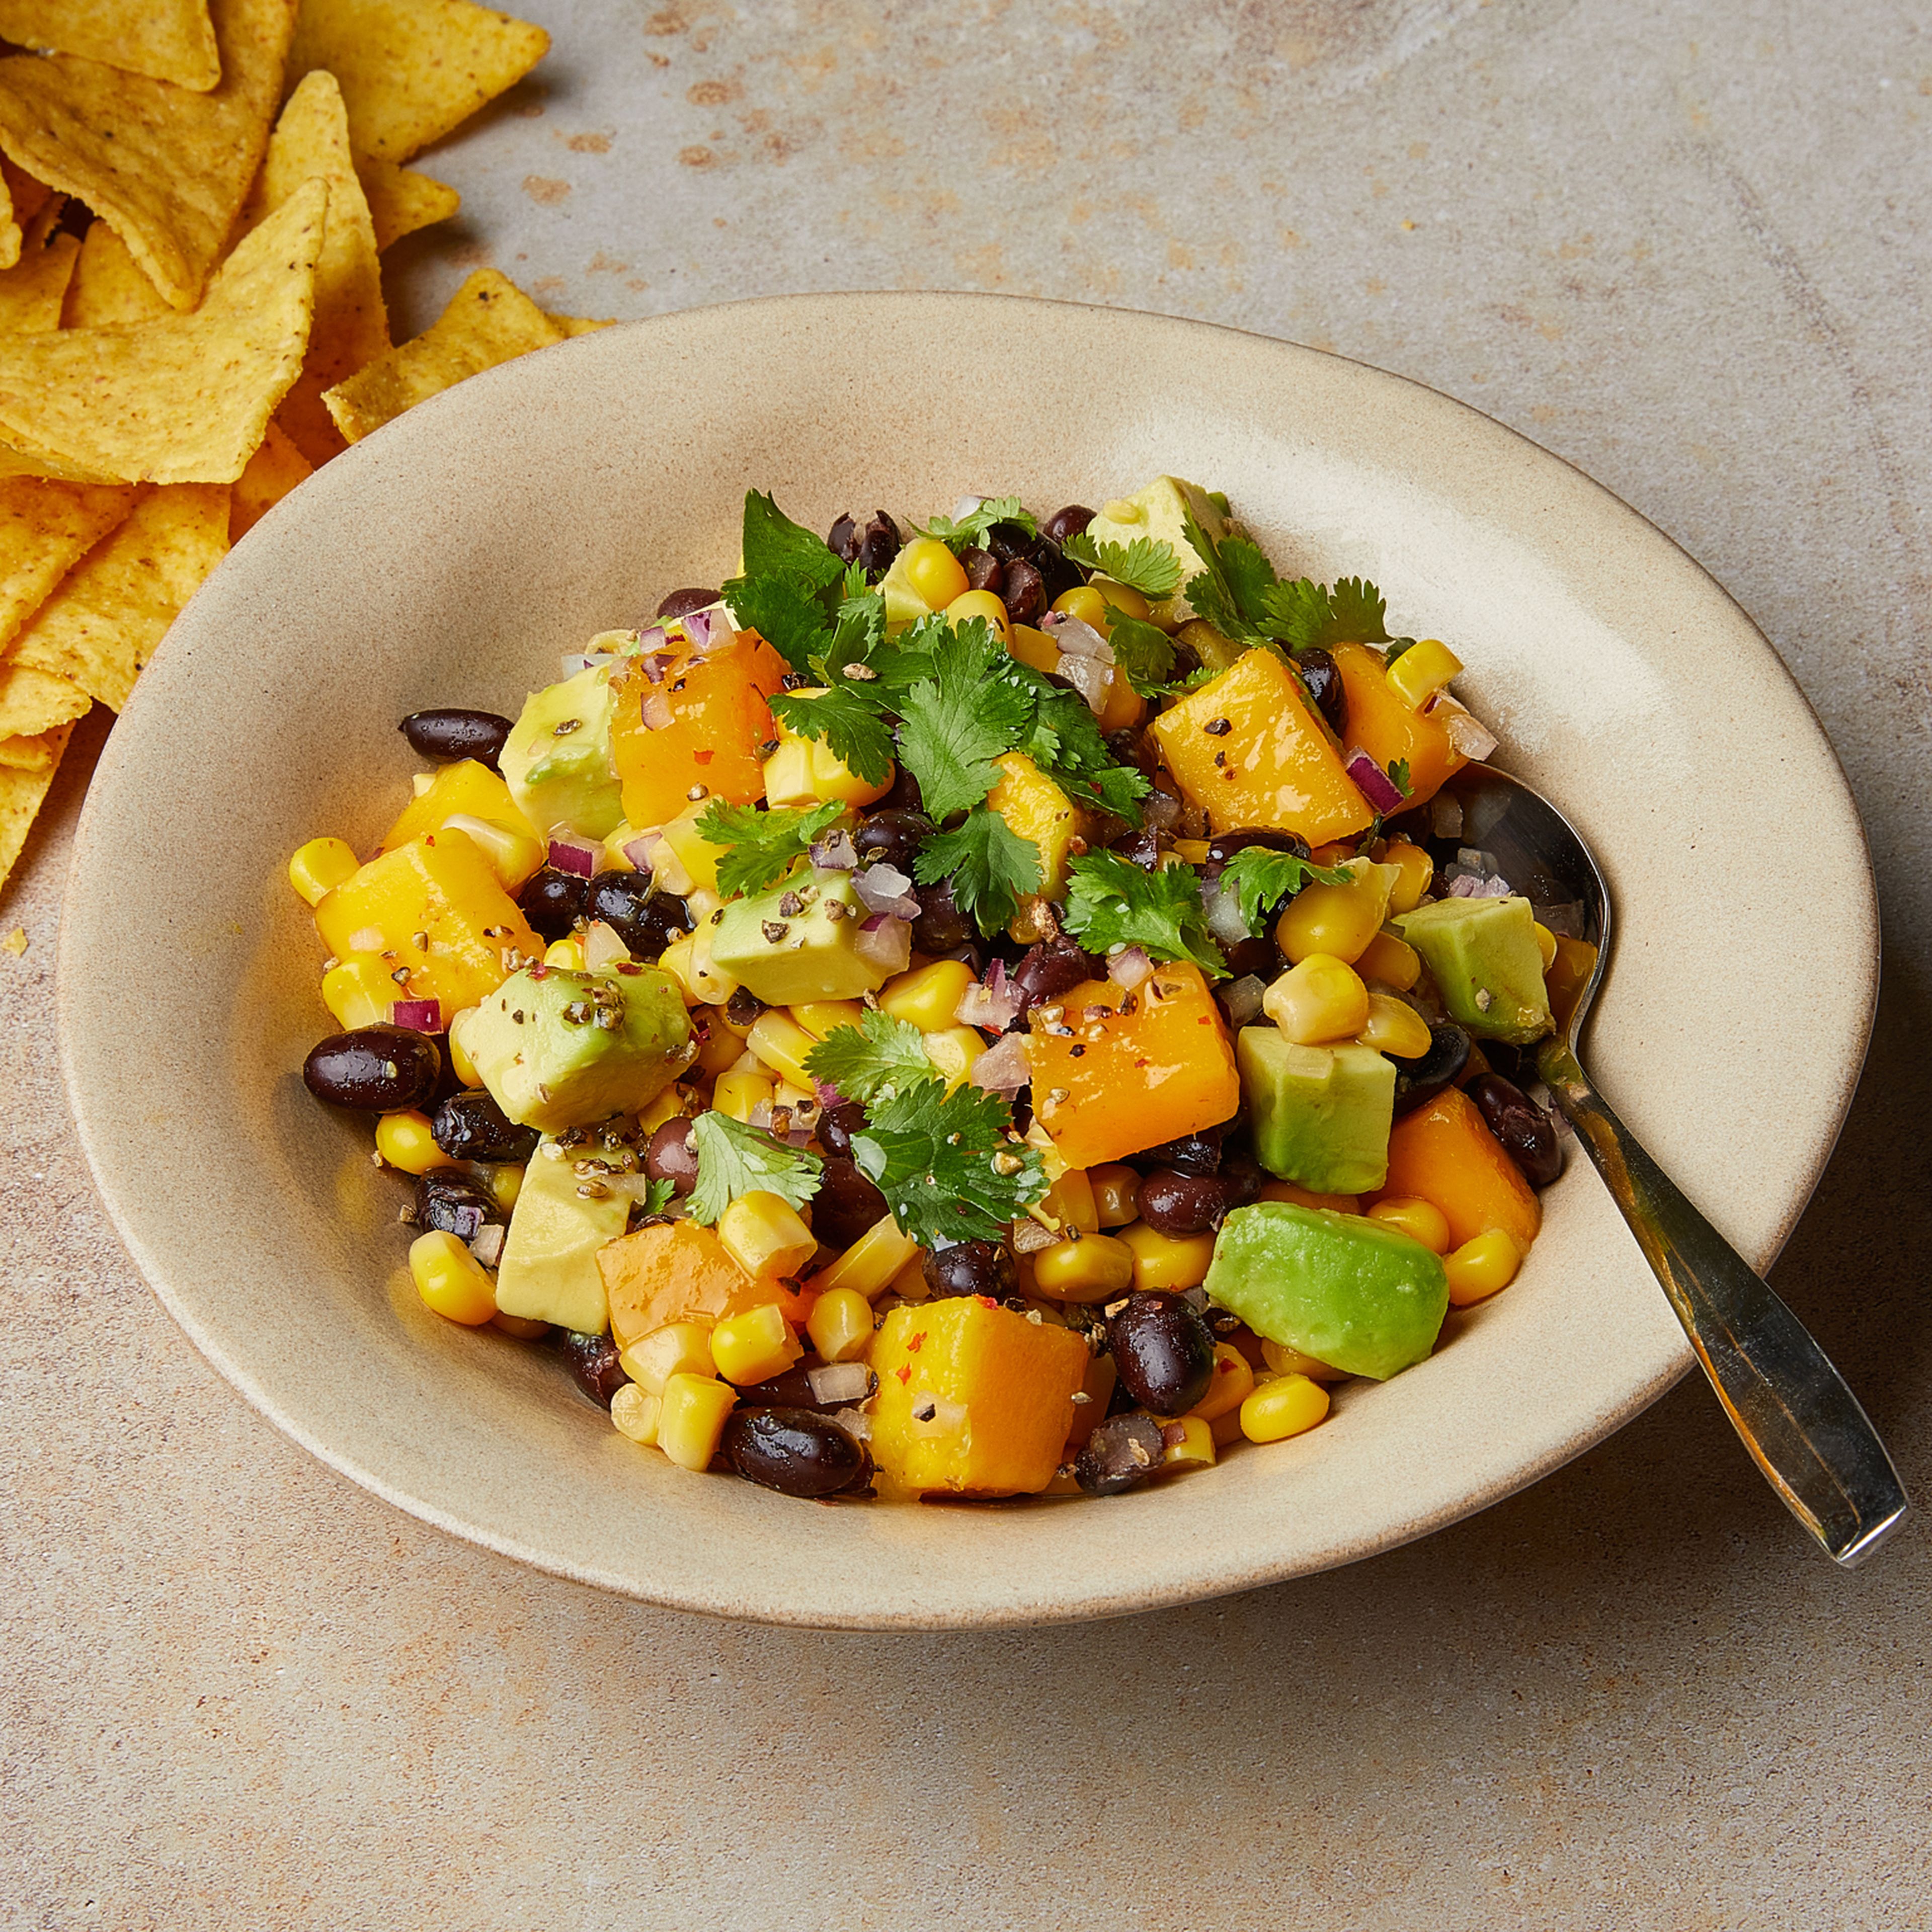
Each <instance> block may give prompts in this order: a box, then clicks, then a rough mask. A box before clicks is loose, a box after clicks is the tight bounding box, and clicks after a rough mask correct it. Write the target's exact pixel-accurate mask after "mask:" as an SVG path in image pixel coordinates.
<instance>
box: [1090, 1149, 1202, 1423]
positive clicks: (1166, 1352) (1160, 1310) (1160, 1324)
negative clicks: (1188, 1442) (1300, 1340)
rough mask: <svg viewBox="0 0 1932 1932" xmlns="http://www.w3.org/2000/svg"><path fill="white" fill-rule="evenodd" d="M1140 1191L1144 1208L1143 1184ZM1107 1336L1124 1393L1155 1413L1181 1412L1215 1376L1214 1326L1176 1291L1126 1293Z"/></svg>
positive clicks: (1199, 1396) (1200, 1396) (1144, 1191)
mask: <svg viewBox="0 0 1932 1932" xmlns="http://www.w3.org/2000/svg"><path fill="white" fill-rule="evenodd" d="M1141 1195H1142V1201H1141V1205H1142V1211H1143V1212H1145V1208H1146V1205H1147V1200H1146V1196H1147V1190H1146V1187H1145V1185H1143V1187H1142V1190H1141ZM1107 1343H1108V1346H1109V1347H1110V1348H1111V1349H1112V1350H1113V1352H1114V1367H1115V1369H1116V1370H1118V1372H1119V1374H1120V1378H1121V1381H1122V1382H1124V1383H1125V1384H1126V1385H1127V1391H1128V1392H1129V1394H1131V1395H1132V1396H1133V1399H1134V1400H1136V1402H1137V1403H1139V1404H1140V1405H1141V1406H1142V1408H1144V1409H1151V1410H1152V1411H1153V1412H1154V1414H1155V1415H1185V1414H1186V1413H1187V1411H1188V1410H1190V1409H1192V1408H1193V1406H1194V1405H1195V1404H1196V1403H1198V1402H1199V1400H1201V1398H1202V1397H1203V1396H1205V1394H1207V1393H1208V1384H1209V1383H1210V1382H1211V1381H1213V1379H1214V1331H1212V1330H1211V1329H1210V1328H1209V1327H1208V1325H1207V1323H1206V1322H1204V1321H1203V1320H1202V1319H1201V1316H1199V1314H1198V1313H1196V1310H1195V1309H1194V1307H1193V1304H1190V1303H1189V1302H1187V1301H1183V1300H1182V1298H1181V1297H1180V1296H1179V1295H1144V1294H1139V1293H1136V1294H1134V1295H1130V1296H1129V1297H1128V1298H1127V1306H1126V1307H1124V1308H1123V1309H1122V1310H1121V1311H1120V1313H1118V1315H1115V1316H1111V1317H1110V1318H1109V1320H1108V1323H1107Z"/></svg>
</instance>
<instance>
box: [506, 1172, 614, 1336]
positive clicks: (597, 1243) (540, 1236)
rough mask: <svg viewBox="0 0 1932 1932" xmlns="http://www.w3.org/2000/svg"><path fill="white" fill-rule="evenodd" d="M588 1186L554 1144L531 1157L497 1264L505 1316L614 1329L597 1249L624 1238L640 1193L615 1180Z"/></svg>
mask: <svg viewBox="0 0 1932 1932" xmlns="http://www.w3.org/2000/svg"><path fill="white" fill-rule="evenodd" d="M560 1157H561V1158H560ZM585 1186H586V1184H585V1183H584V1182H583V1181H580V1180H579V1179H578V1178H577V1172H576V1166H575V1163H574V1162H573V1161H571V1160H570V1159H569V1157H568V1156H567V1155H565V1153H564V1150H563V1149H562V1148H559V1147H558V1146H557V1145H556V1143H555V1142H553V1141H550V1140H546V1141H544V1143H543V1144H542V1145H541V1146H540V1147H539V1148H538V1149H537V1151H536V1152H535V1154H533V1155H532V1157H531V1159H530V1164H529V1166H528V1167H527V1168H526V1169H524V1171H523V1187H522V1188H521V1190H520V1191H519V1192H518V1193H517V1205H516V1206H515V1207H514V1208H512V1209H511V1212H510V1232H509V1236H508V1239H507V1240H505V1242H504V1244H503V1253H502V1259H501V1260H500V1261H499V1263H498V1265H497V1270H496V1306H497V1307H498V1308H499V1309H500V1310H502V1313H504V1314H505V1315H520V1316H522V1317H523V1319H524V1320H526V1322H555V1323H556V1324H557V1325H558V1326H559V1328H574V1329H576V1330H577V1331H578V1333H579V1334H585V1335H601V1334H603V1332H604V1329H605V1328H607V1327H608V1326H609V1325H610V1310H609V1307H608V1306H607V1304H606V1303H605V1301H604V1277H602V1276H601V1274H598V1271H597V1250H598V1249H599V1248H601V1247H603V1246H604V1244H605V1243H606V1242H607V1241H615V1240H616V1238H618V1236H619V1235H621V1234H622V1233H623V1232H624V1229H625V1226H627V1225H628V1222H629V1220H630V1214H631V1200H632V1199H633V1195H632V1193H631V1191H630V1190H628V1189H626V1188H625V1187H613V1186H612V1185H610V1183H609V1182H607V1181H600V1182H599V1183H598V1186H597V1187H596V1189H595V1190H594V1191H592V1192H590V1193H585V1192H583V1189H584V1187H585Z"/></svg>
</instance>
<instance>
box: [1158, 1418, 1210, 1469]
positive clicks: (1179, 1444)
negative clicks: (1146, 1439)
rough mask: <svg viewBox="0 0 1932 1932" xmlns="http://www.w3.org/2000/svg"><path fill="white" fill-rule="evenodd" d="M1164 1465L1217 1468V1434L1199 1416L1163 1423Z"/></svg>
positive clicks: (1161, 1431)
mask: <svg viewBox="0 0 1932 1932" xmlns="http://www.w3.org/2000/svg"><path fill="white" fill-rule="evenodd" d="M1160 1439H1161V1442H1162V1445H1163V1447H1162V1449H1161V1457H1160V1460H1161V1463H1162V1466H1163V1468H1166V1469H1212V1468H1213V1467H1214V1430H1213V1429H1212V1427H1210V1425H1209V1424H1208V1422H1207V1421H1205V1420H1204V1419H1203V1418H1202V1417H1200V1416H1199V1415H1183V1416H1179V1417H1177V1418H1175V1421H1172V1422H1164V1423H1163V1424H1161V1430H1160Z"/></svg>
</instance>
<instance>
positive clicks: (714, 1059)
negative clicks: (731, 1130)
mask: <svg viewBox="0 0 1932 1932" xmlns="http://www.w3.org/2000/svg"><path fill="white" fill-rule="evenodd" d="M707 1022H708V1024H707ZM696 1025H697V1026H700V1027H703V1029H704V1034H703V1038H702V1039H701V1040H699V1042H698V1043H697V1061H696V1063H695V1064H696V1065H697V1067H698V1069H699V1070H700V1072H702V1073H709V1074H710V1075H711V1076H712V1077H713V1078H714V1079H715V1077H716V1076H718V1075H719V1074H721V1073H730V1070H732V1068H733V1067H736V1065H737V1064H738V1062H739V1061H740V1060H741V1059H742V1058H744V1054H745V1043H744V1040H743V1038H742V1037H741V1036H740V1035H739V1034H735V1033H733V1031H731V1029H730V1028H729V1027H728V1026H727V1025H725V1024H724V1008H723V1007H711V1008H710V1009H709V1010H708V1011H707V1012H706V1014H705V1016H704V1017H703V1019H701V1020H700V1021H698V1022H696ZM754 1064H756V1057H755V1056H754ZM757 1072H758V1073H760V1074H762V1073H763V1072H764V1069H763V1067H762V1066H761V1065H760V1066H758V1067H757ZM734 1118H735V1117H734Z"/></svg>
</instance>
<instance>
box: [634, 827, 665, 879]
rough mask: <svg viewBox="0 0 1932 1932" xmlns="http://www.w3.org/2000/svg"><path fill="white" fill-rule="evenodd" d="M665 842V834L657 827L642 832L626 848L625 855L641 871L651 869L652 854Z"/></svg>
mask: <svg viewBox="0 0 1932 1932" xmlns="http://www.w3.org/2000/svg"><path fill="white" fill-rule="evenodd" d="M663 843H664V834H663V833H662V832H660V831H658V830H657V829H655V827H654V828H653V829H652V830H650V831H649V832H639V833H638V834H637V837H636V838H633V839H632V840H631V842H630V843H629V844H628V845H626V846H625V847H624V856H625V858H627V859H629V860H630V862H631V864H632V865H634V866H636V867H637V870H638V871H640V872H648V871H650V870H651V854H652V853H653V852H655V850H657V849H658V847H659V846H660V845H661V844H663Z"/></svg>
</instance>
